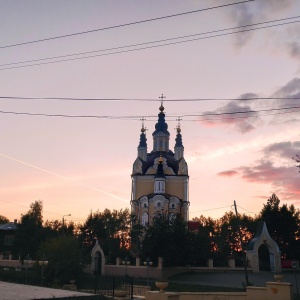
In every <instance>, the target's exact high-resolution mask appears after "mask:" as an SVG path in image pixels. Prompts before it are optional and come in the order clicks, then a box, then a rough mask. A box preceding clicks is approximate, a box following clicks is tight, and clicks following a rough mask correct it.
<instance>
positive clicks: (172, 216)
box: [169, 213, 176, 225]
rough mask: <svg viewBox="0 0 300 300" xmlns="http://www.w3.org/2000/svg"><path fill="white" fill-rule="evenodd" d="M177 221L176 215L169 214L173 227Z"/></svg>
mask: <svg viewBox="0 0 300 300" xmlns="http://www.w3.org/2000/svg"><path fill="white" fill-rule="evenodd" d="M175 219H176V215H175V214H174V213H170V214H169V223H170V224H171V225H173V224H174V221H175Z"/></svg>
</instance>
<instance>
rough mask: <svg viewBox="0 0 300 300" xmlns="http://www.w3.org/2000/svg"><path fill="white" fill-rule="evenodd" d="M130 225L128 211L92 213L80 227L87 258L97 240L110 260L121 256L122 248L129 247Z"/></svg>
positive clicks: (80, 237) (106, 210)
mask: <svg viewBox="0 0 300 300" xmlns="http://www.w3.org/2000/svg"><path fill="white" fill-rule="evenodd" d="M130 225H131V218H130V213H129V210H128V209H125V210H122V209H121V210H119V211H118V210H113V211H110V210H109V209H105V210H104V211H103V212H99V211H97V212H95V213H90V214H89V216H88V217H87V220H86V221H85V223H84V224H83V225H81V226H79V239H80V241H81V242H82V243H83V244H84V246H85V256H86V258H88V257H89V256H90V251H91V250H92V248H93V246H94V245H95V241H96V239H97V240H98V242H99V244H100V246H101V247H102V249H103V251H104V252H105V253H106V254H107V255H109V257H110V258H109V259H115V257H117V256H120V254H121V252H120V250H121V248H127V247H129V231H130Z"/></svg>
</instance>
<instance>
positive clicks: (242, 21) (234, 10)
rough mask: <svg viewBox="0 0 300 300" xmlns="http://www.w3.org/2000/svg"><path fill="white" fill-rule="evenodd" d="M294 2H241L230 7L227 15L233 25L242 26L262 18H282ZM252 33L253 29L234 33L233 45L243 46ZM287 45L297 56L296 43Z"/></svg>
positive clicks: (295, 2)
mask: <svg viewBox="0 0 300 300" xmlns="http://www.w3.org/2000/svg"><path fill="white" fill-rule="evenodd" d="M296 4H297V0H284V1H282V0H267V1H265V0H258V1H253V2H248V3H242V4H239V5H235V6H233V7H231V9H230V14H229V17H230V18H231V20H232V21H233V22H234V24H235V26H243V25H248V24H253V23H258V22H262V21H264V20H266V21H267V20H272V18H273V19H276V18H280V17H282V18H283V15H282V14H283V13H284V12H285V11H286V10H288V9H290V8H291V7H292V6H293V5H296ZM285 33H287V30H285ZM253 35H254V31H248V32H244V33H242V34H237V35H235V46H236V47H238V48H240V47H243V46H245V45H246V44H247V43H248V41H249V40H250V39H251V38H252V36H253ZM292 36H294V35H292ZM294 40H295V39H294ZM288 46H289V47H290V54H291V55H293V56H295V55H296V56H298V54H299V51H298V50H299V49H298V47H297V45H288Z"/></svg>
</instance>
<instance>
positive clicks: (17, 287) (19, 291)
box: [0, 281, 91, 300]
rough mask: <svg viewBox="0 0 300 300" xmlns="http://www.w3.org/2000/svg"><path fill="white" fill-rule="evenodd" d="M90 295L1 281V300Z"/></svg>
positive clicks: (30, 299) (29, 299)
mask: <svg viewBox="0 0 300 300" xmlns="http://www.w3.org/2000/svg"><path fill="white" fill-rule="evenodd" d="M90 295H91V294H88V293H80V292H76V291H66V290H58V289H50V288H45V287H39V286H32V285H24V284H15V283H9V282H3V281H0V300H32V299H51V298H59V297H78V296H90ZM75 299H76V298H75ZM75 299H74V300H75Z"/></svg>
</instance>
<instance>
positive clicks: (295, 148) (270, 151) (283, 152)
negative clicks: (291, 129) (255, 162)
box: [262, 141, 300, 159]
mask: <svg viewBox="0 0 300 300" xmlns="http://www.w3.org/2000/svg"><path fill="white" fill-rule="evenodd" d="M262 151H263V153H264V155H265V157H267V156H272V155H276V156H279V157H281V158H286V159H291V158H292V157H295V156H296V154H298V153H300V141H296V142H281V143H274V144H271V145H269V146H267V147H265V148H264V149H263V150H262Z"/></svg>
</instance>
